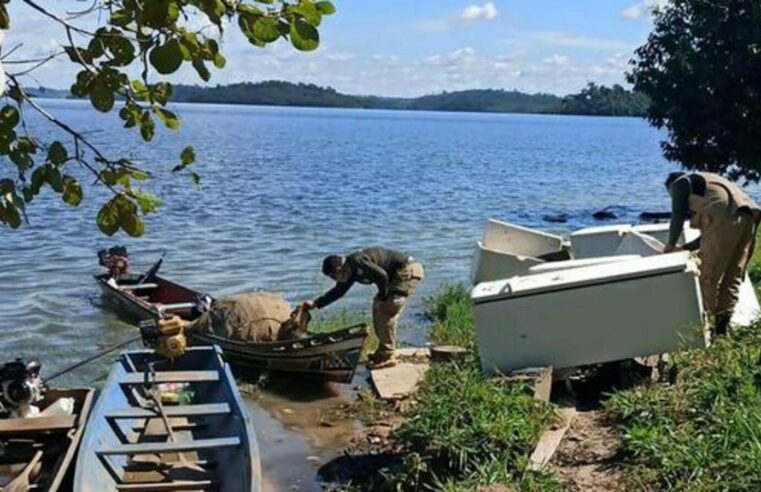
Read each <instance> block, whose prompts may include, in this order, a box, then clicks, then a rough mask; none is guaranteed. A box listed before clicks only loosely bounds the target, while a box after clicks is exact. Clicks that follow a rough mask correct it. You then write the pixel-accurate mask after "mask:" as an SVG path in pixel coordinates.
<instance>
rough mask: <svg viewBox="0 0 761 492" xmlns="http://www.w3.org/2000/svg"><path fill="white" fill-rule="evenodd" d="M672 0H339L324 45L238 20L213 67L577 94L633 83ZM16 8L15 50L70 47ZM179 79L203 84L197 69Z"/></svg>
mask: <svg viewBox="0 0 761 492" xmlns="http://www.w3.org/2000/svg"><path fill="white" fill-rule="evenodd" d="M661 1H663V0H491V1H487V0H475V1H472V0H383V1H380V0H334V2H333V3H334V4H335V6H336V8H337V13H336V14H335V15H333V16H329V17H326V18H325V19H324V20H323V23H322V26H321V27H320V36H321V44H320V48H319V49H318V50H317V51H315V52H310V53H303V52H298V51H296V50H295V49H294V48H292V47H291V46H290V45H289V44H288V43H287V42H286V41H280V42H277V43H275V44H272V45H269V46H267V47H266V48H256V47H254V46H252V45H250V44H249V43H248V42H247V41H246V40H245V38H244V37H243V36H242V35H241V34H240V32H238V30H237V25H231V26H228V29H226V30H225V32H224V35H223V36H222V38H221V43H222V51H223V53H224V54H225V56H226V57H227V61H228V63H227V66H226V67H225V69H223V70H212V80H211V81H210V84H212V85H213V84H226V83H233V82H247V81H252V82H253V81H261V80H287V81H290V82H308V83H314V84H318V85H321V86H331V87H333V88H335V89H336V90H338V91H340V92H344V93H349V94H373V95H381V96H404V97H414V96H420V95H424V94H432V93H437V92H441V91H444V90H446V91H456V90H464V89H484V88H498V89H517V90H520V91H524V92H530V93H534V92H548V93H553V94H558V95H565V94H568V93H572V92H576V91H578V90H579V89H581V88H582V87H584V86H585V85H586V84H587V83H588V82H590V81H593V82H596V83H600V84H606V85H610V84H614V83H621V84H624V75H623V74H624V72H625V70H626V69H627V63H628V60H629V59H630V58H631V56H632V53H633V51H634V49H636V48H637V47H638V46H640V45H641V44H642V43H643V42H644V41H645V40H646V38H647V35H648V33H649V32H650V29H651V27H652V20H651V17H650V7H652V6H653V5H655V4H657V3H659V2H661ZM62 4H68V5H69V7H70V8H71V7H72V6H73V8H76V7H77V6H79V7H81V6H83V5H86V3H85V2H83V1H81V0H68V1H59V2H57V5H59V6H60V5H62ZM10 7H11V18H12V26H11V29H10V30H9V31H8V32H7V33H6V36H5V40H4V41H3V42H2V43H3V51H4V52H7V50H8V49H9V48H12V47H13V46H15V45H18V44H19V43H20V44H21V45H22V46H21V48H19V49H18V50H17V51H16V52H15V53H14V54H13V56H12V57H25V56H40V55H42V54H44V53H49V52H51V50H55V49H56V48H57V47H59V46H60V45H61V44H62V43H64V42H65V34H64V32H63V30H62V29H60V28H59V27H57V26H56V25H52V24H51V23H49V22H45V21H44V20H43V18H42V17H40V15H39V14H38V13H36V12H35V11H33V10H32V9H30V8H29V7H28V6H26V5H25V4H23V3H22V2H11V3H10ZM84 22H97V19H90V20H89V21H84ZM70 65H71V64H70V63H68V62H67V61H66V60H61V61H56V62H53V63H50V64H48V65H45V66H43V67H42V68H40V69H39V70H37V71H35V73H34V78H29V79H27V81H26V83H27V84H28V85H30V86H34V85H43V86H46V87H54V88H68V87H69V86H70V85H71V82H72V81H73V78H74V74H75V73H76V68H75V67H71V66H70ZM171 80H172V81H173V82H177V83H201V81H200V79H199V78H198V77H197V76H196V75H195V72H194V71H193V70H192V69H191V68H189V67H186V68H183V69H182V70H181V71H179V72H178V73H176V74H174V75H173V76H172V79H171ZM624 85H625V84H624Z"/></svg>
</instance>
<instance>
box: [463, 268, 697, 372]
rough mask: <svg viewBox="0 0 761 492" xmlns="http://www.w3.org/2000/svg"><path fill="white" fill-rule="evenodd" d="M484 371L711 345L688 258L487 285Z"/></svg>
mask: <svg viewBox="0 0 761 492" xmlns="http://www.w3.org/2000/svg"><path fill="white" fill-rule="evenodd" d="M472 297H473V300H474V302H475V306H474V317H475V324H476V335H477V337H478V346H479V352H480V356H481V364H482V367H483V369H484V370H485V371H487V372H494V371H511V370H516V369H522V368H526V367H536V366H553V367H555V368H558V369H560V368H567V367H576V366H580V365H585V364H595V363H600V362H607V361H614V360H622V359H629V358H632V357H638V356H647V355H652V354H661V353H666V352H673V351H675V350H678V349H681V348H698V347H700V348H702V347H705V346H706V344H707V339H706V336H705V330H704V316H703V307H702V302H701V299H700V290H699V287H698V278H697V268H696V265H695V263H694V262H693V261H692V260H690V259H688V256H687V255H686V254H671V255H659V256H652V257H648V258H639V259H633V260H631V261H622V262H612V263H608V264H603V265H595V266H586V267H581V268H572V269H568V270H561V271H555V272H547V273H537V274H534V275H527V276H523V277H515V278H511V279H506V280H499V281H493V282H484V283H482V284H479V285H477V286H476V287H475V288H474V289H473V291H472Z"/></svg>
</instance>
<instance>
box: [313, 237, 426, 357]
mask: <svg viewBox="0 0 761 492" xmlns="http://www.w3.org/2000/svg"><path fill="white" fill-rule="evenodd" d="M322 273H323V274H325V275H327V276H328V277H330V278H332V279H333V280H335V281H336V285H335V287H333V288H332V289H330V290H329V291H328V292H326V293H325V294H323V295H322V296H320V297H318V298H317V299H315V300H313V301H306V302H305V303H304V306H305V307H306V308H307V309H313V308H318V309H322V308H324V307H325V306H327V305H329V304H331V303H333V302H334V301H336V300H338V299H340V298H341V297H342V296H343V295H344V294H346V292H348V290H349V289H350V288H351V286H352V285H354V283H355V282H359V283H361V284H366V285H369V284H375V286H376V287H377V288H378V294H377V295H376V296H375V299H374V300H373V326H374V327H375V334H376V335H377V336H378V341H379V342H380V344H379V346H378V351H377V352H375V353H374V354H372V355H371V356H370V363H371V365H372V366H373V367H376V368H380V367H388V366H392V365H394V363H395V362H394V348H395V346H396V326H397V323H398V321H399V317H400V316H401V314H402V311H404V308H405V306H406V305H407V301H408V299H409V298H410V296H411V295H412V294H413V293H414V292H415V289H416V288H417V286H418V284H419V283H420V282H421V281H422V280H423V266H422V265H421V264H420V263H418V262H417V261H415V259H414V258H412V257H411V256H409V255H406V254H404V253H399V252H397V251H392V250H390V249H385V248H367V249H363V250H361V251H357V252H355V253H352V254H350V255H348V256H345V257H344V256H338V255H331V256H328V257H326V258H325V259H324V260H323V262H322Z"/></svg>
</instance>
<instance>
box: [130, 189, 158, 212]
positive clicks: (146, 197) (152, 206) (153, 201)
mask: <svg viewBox="0 0 761 492" xmlns="http://www.w3.org/2000/svg"><path fill="white" fill-rule="evenodd" d="M132 194H133V196H134V198H135V201H137V205H138V206H139V207H140V211H141V212H142V213H143V214H149V213H151V212H155V211H156V210H157V209H158V208H159V207H160V206H161V199H160V198H159V197H157V196H156V195H154V194H152V193H142V192H137V191H135V192H133V193H132Z"/></svg>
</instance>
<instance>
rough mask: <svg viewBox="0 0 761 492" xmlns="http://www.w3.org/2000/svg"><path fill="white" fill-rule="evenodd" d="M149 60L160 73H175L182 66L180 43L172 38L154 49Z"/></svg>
mask: <svg viewBox="0 0 761 492" xmlns="http://www.w3.org/2000/svg"><path fill="white" fill-rule="evenodd" d="M148 58H149V60H150V62H151V65H153V67H154V68H155V69H156V71H157V72H158V73H160V74H162V75H168V74H170V73H174V72H175V71H177V69H178V68H180V65H182V51H181V50H180V43H179V42H178V41H177V39H174V38H172V39H170V40H169V41H167V42H166V43H164V44H162V45H159V46H156V47H155V48H153V50H151V53H150V55H149V56H148Z"/></svg>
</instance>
